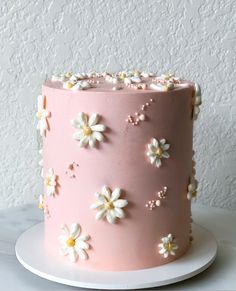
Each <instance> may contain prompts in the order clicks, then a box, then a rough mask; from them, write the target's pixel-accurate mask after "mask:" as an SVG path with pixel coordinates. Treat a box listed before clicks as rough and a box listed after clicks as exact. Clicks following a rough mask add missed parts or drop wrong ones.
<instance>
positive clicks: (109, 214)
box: [106, 209, 116, 224]
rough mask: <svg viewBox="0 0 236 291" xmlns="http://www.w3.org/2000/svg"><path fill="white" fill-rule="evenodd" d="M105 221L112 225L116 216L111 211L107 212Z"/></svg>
mask: <svg viewBox="0 0 236 291" xmlns="http://www.w3.org/2000/svg"><path fill="white" fill-rule="evenodd" d="M106 218H107V221H108V222H109V223H111V224H114V223H115V222H116V214H115V211H114V210H113V209H111V210H108V211H107V214H106Z"/></svg>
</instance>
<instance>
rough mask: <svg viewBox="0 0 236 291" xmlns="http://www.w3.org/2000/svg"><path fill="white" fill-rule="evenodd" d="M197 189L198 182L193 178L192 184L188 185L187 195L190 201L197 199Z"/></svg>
mask: <svg viewBox="0 0 236 291" xmlns="http://www.w3.org/2000/svg"><path fill="white" fill-rule="evenodd" d="M197 187H198V181H197V180H196V179H195V177H194V176H192V177H191V178H190V183H189V185H188V193H187V198H188V200H192V199H194V198H195V199H196V198H197Z"/></svg>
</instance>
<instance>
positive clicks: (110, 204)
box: [105, 201, 114, 209]
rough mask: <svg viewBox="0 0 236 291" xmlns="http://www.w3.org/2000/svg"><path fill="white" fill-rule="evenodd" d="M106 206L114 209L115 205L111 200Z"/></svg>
mask: <svg viewBox="0 0 236 291" xmlns="http://www.w3.org/2000/svg"><path fill="white" fill-rule="evenodd" d="M105 207H106V208H107V209H114V205H113V203H112V202H111V201H109V202H106V203H105Z"/></svg>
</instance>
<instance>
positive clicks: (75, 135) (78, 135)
mask: <svg viewBox="0 0 236 291" xmlns="http://www.w3.org/2000/svg"><path fill="white" fill-rule="evenodd" d="M72 137H73V139H76V140H81V139H82V138H83V133H82V131H76V132H75V133H73V135H72Z"/></svg>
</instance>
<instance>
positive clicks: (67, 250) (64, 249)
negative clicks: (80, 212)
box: [58, 223, 90, 262]
mask: <svg viewBox="0 0 236 291" xmlns="http://www.w3.org/2000/svg"><path fill="white" fill-rule="evenodd" d="M61 228H62V230H63V231H64V235H60V236H59V238H58V239H59V242H60V244H61V250H60V254H61V255H62V256H67V255H69V259H70V261H71V262H76V261H77V260H78V258H79V259H81V260H87V259H88V254H87V252H86V251H87V250H88V249H89V248H90V245H89V243H88V242H87V240H89V238H90V237H89V235H80V233H81V227H80V225H79V224H77V223H72V224H71V226H70V229H69V228H68V226H67V225H65V224H64V225H62V226H61Z"/></svg>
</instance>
